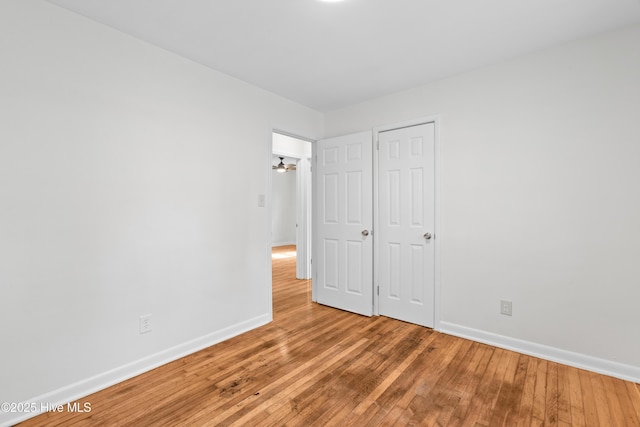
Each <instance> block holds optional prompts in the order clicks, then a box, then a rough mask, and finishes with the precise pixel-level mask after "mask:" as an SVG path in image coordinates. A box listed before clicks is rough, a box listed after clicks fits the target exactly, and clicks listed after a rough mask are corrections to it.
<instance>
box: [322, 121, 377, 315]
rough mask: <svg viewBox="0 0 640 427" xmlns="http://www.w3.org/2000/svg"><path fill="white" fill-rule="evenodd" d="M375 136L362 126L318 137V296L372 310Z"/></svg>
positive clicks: (339, 304)
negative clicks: (350, 131) (355, 130)
mask: <svg viewBox="0 0 640 427" xmlns="http://www.w3.org/2000/svg"><path fill="white" fill-rule="evenodd" d="M372 166H373V142H372V132H370V131H369V132H362V133H358V134H353V135H346V136H341V137H336V138H330V139H325V140H320V141H318V142H317V143H316V147H315V157H314V166H313V167H314V179H313V181H314V182H313V184H314V187H315V189H316V192H315V194H316V198H315V202H316V206H315V208H314V210H315V212H316V217H315V222H316V233H317V237H316V238H315V239H314V242H315V248H316V251H315V255H314V257H313V258H314V261H313V262H314V270H315V273H316V275H315V277H314V279H315V280H314V281H315V283H314V290H315V291H316V293H315V299H316V300H317V302H319V303H321V304H324V305H329V306H332V307H336V308H339V309H343V310H347V311H351V312H354V313H358V314H362V315H365V316H371V315H372V313H373V236H372V235H371V227H372V225H373V181H372V177H373V170H372Z"/></svg>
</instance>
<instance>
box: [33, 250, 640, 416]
mask: <svg viewBox="0 0 640 427" xmlns="http://www.w3.org/2000/svg"><path fill="white" fill-rule="evenodd" d="M291 250H293V249H292V248H287V247H285V248H279V249H277V250H276V251H274V255H275V256H278V257H279V258H274V277H273V304H274V313H275V314H274V317H275V318H274V321H273V322H272V323H270V324H269V325H266V326H264V327H261V328H259V329H256V330H253V331H251V332H249V333H246V334H244V335H242V336H239V337H236V338H233V339H231V340H228V341H225V342H223V343H221V344H218V345H215V346H212V347H210V348H207V349H205V350H203V351H200V352H198V353H195V354H192V355H190V356H187V357H185V358H183V359H180V360H177V361H175V362H173V363H169V364H167V365H165V366H162V367H160V368H158V369H155V370H153V371H151V372H148V373H145V374H143V375H140V376H138V377H136V378H133V379H131V380H129V381H125V382H123V383H121V384H118V385H116V386H113V387H110V388H108V389H106V390H103V391H101V392H98V393H96V394H93V395H91V396H88V397H87V398H85V399H82V400H81V401H80V402H90V403H91V405H92V411H91V412H90V413H85V414H68V413H47V414H45V415H42V416H39V417H37V418H35V419H32V420H30V421H28V422H26V423H24V426H53V425H56V426H57V425H63V426H71V425H73V426H86V425H92V426H93V425H105V426H106V425H108V426H114V425H115V426H126V425H130V426H160V425H168V426H203V425H207V426H222V425H225V426H226V425H236V426H281V425H289V426H315V425H325V424H327V425H340V426H378V425H380V426H382V425H384V426H390V425H396V426H408V425H424V426H520V425H522V426H529V425H536V426H537V425H548V426H555V425H558V426H639V425H640V385H638V384H634V383H630V382H625V381H621V380H618V379H615V378H611V377H606V376H603V375H597V374H594V373H590V372H587V371H583V370H579V369H575V368H570V367H567V366H563V365H559V364H556V363H551V362H547V361H544V360H541V359H536V358H534V357H529V356H524V355H521V354H518V353H513V352H510V351H506V350H501V349H498V348H495V347H491V346H488V345H484V344H479V343H475V342H471V341H467V340H463V339H459V338H455V337H451V336H447V335H443V334H440V333H437V332H434V331H432V330H430V329H426V328H423V327H419V326H415V325H411V324H408V323H403V322H400V321H396V320H392V319H388V318H384V317H372V318H366V317H362V316H358V315H355V314H350V313H346V312H343V311H340V310H335V309H332V308H328V307H324V306H320V305H317V304H313V303H311V301H310V299H311V289H310V283H309V282H307V281H298V280H295V279H294V275H295V258H291V257H287V255H286V252H287V251H291Z"/></svg>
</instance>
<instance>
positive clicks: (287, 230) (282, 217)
mask: <svg viewBox="0 0 640 427" xmlns="http://www.w3.org/2000/svg"><path fill="white" fill-rule="evenodd" d="M271 185H272V193H271V241H272V242H273V243H272V244H273V246H282V245H295V243H296V173H295V172H294V171H290V172H285V173H281V172H276V171H273V172H272V181H271Z"/></svg>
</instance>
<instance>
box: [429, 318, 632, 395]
mask: <svg viewBox="0 0 640 427" xmlns="http://www.w3.org/2000/svg"><path fill="white" fill-rule="evenodd" d="M440 332H442V333H445V334H448V335H454V336H456V337H460V338H466V339H469V340H472V341H477V342H481V343H484V344H489V345H492V346H494V347H500V348H504V349H507V350H512V351H515V352H518V353H522V354H527V355H529V356H534V357H538V358H540V359H545V360H550V361H552V362H557V363H561V364H563V365H568V366H573V367H575V368H579V369H586V370H588V371H592V372H597V373H598V374H603V375H608V376H611V377H616V378H620V379H623V380H626V381H632V382H635V383H640V367H637V366H632V365H626V364H623V363H618V362H613V361H610V360H606V359H600V358H597V357H593V356H587V355H585V354H581V353H574V352H572V351H567V350H562V349H559V348H555V347H550V346H547V345H543V344H538V343H534V342H530V341H524V340H520V339H517V338H511V337H507V336H504V335H498V334H494V333H492V332H486V331H481V330H479V329H473V328H469V327H466V326H461V325H457V324H454V323H449V322H444V321H443V322H440Z"/></svg>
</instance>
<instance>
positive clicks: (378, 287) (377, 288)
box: [376, 286, 380, 296]
mask: <svg viewBox="0 0 640 427" xmlns="http://www.w3.org/2000/svg"><path fill="white" fill-rule="evenodd" d="M376 292H377V293H378V296H380V286H377V287H376Z"/></svg>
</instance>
